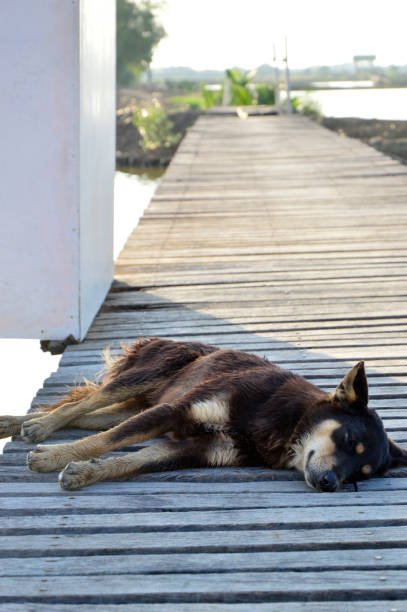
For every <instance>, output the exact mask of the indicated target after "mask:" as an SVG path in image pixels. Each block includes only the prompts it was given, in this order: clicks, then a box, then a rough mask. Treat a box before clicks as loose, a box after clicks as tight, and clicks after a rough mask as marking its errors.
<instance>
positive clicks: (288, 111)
mask: <svg viewBox="0 0 407 612" xmlns="http://www.w3.org/2000/svg"><path fill="white" fill-rule="evenodd" d="M284 61H285V83H286V88H287V115H291V114H292V112H293V109H292V106H291V84H290V70H289V68H288V52H287V36H286V37H285V59H284Z"/></svg>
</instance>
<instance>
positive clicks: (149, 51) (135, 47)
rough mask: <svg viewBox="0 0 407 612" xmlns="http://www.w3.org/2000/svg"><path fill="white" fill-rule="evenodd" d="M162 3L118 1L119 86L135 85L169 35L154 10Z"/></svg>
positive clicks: (142, 0) (117, 70)
mask: <svg viewBox="0 0 407 612" xmlns="http://www.w3.org/2000/svg"><path fill="white" fill-rule="evenodd" d="M159 6H160V3H157V2H152V1H151V0H141V1H140V2H138V3H137V4H136V3H135V2H130V1H129V0H117V57H116V74H117V82H118V83H119V84H120V85H135V84H137V81H138V80H139V78H140V75H141V74H142V73H143V72H145V71H146V70H147V69H148V67H149V65H150V63H151V60H152V57H153V51H154V48H155V47H156V46H157V44H158V43H159V42H160V40H161V39H162V38H163V37H164V36H165V35H166V33H165V30H164V28H163V27H162V26H161V25H160V24H159V23H158V22H157V18H156V16H155V14H154V11H155V10H156V9H157V8H158V7H159Z"/></svg>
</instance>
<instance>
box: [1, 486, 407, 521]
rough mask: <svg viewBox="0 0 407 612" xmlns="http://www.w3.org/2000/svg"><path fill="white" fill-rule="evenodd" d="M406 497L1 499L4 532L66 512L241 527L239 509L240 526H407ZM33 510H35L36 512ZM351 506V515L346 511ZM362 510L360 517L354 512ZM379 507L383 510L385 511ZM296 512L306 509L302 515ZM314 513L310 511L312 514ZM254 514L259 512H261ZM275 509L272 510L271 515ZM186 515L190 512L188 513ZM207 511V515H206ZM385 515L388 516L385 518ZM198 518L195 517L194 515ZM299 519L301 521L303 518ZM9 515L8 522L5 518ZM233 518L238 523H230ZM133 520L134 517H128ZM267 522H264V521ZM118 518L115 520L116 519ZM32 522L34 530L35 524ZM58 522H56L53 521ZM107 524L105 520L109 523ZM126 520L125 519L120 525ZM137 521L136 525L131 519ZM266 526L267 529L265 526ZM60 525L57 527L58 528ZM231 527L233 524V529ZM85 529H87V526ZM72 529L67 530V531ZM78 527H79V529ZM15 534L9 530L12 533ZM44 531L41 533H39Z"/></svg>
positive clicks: (375, 494)
mask: <svg viewBox="0 0 407 612" xmlns="http://www.w3.org/2000/svg"><path fill="white" fill-rule="evenodd" d="M406 505H407V492H406V491H392V494H391V496H389V495H388V494H387V492H383V491H369V492H359V493H352V492H351V491H347V492H345V493H342V492H337V493H336V495H331V494H329V493H319V494H317V493H313V492H311V491H309V492H304V493H295V492H292V493H289V494H287V493H257V492H253V493H251V494H250V496H247V494H246V493H233V494H229V495H228V494H227V493H216V494H211V493H206V495H205V497H204V498H202V496H200V495H199V494H195V495H194V494H187V493H182V494H178V495H176V494H175V493H173V494H166V495H159V494H153V493H150V494H146V495H139V496H137V497H136V496H133V495H124V496H122V495H119V494H117V495H116V497H115V500H114V503H113V500H112V497H111V496H105V495H103V494H101V493H99V495H97V496H96V495H89V496H85V495H81V496H75V494H71V495H68V494H65V496H56V497H52V496H49V497H46V498H42V497H34V496H33V497H30V500H29V503H27V498H25V497H22V496H19V497H14V498H12V497H5V498H4V497H3V498H0V513H1V515H0V529H2V528H4V529H8V528H9V527H8V526H9V525H10V526H12V525H15V527H16V528H17V527H18V525H20V524H21V525H23V524H24V525H25V527H24V528H26V527H27V525H29V520H28V522H27V521H25V522H21V523H20V519H21V517H22V516H23V515H27V516H31V515H33V514H41V515H42V514H45V515H51V514H61V513H62V514H65V512H66V511H68V509H69V511H70V512H89V513H101V514H103V515H104V514H106V513H112V514H117V513H129V512H137V513H138V514H137V517H136V516H135V517H134V521H135V523H134V527H135V526H136V524H138V523H140V525H141V527H140V528H143V527H142V525H143V524H144V523H143V521H146V523H145V524H146V525H147V524H148V521H150V520H151V521H152V523H151V524H152V525H153V524H155V522H156V521H158V522H159V523H160V521H161V523H162V525H165V524H166V521H169V522H168V525H169V524H174V525H175V524H177V522H179V523H180V524H183V523H182V522H183V521H188V520H191V521H197V520H199V518H200V517H199V512H200V511H202V517H201V520H202V525H204V524H206V523H205V522H206V521H208V523H207V524H208V525H209V524H210V521H211V520H212V519H211V516H212V515H213V520H214V521H215V520H217V519H218V520H225V521H233V520H235V521H236V525H237V524H238V523H239V520H240V519H239V516H240V514H239V510H236V509H242V508H243V509H247V508H251V509H253V511H250V512H243V513H242V517H243V518H242V520H243V521H244V520H249V518H250V517H252V519H253V522H254V523H255V522H256V521H259V522H262V523H263V522H264V520H265V519H264V517H269V518H268V519H267V520H269V521H270V522H271V523H274V522H275V521H277V522H282V524H284V522H287V523H289V524H291V523H293V521H294V522H295V521H297V523H298V524H300V523H302V522H304V523H309V524H314V523H315V524H316V525H318V524H319V523H326V522H327V521H329V520H331V521H333V522H336V523H337V522H338V521H340V517H341V515H340V512H339V514H338V509H337V507H338V506H339V507H340V508H341V509H342V512H343V514H342V518H343V521H344V522H349V521H351V519H352V517H354V520H355V521H368V520H370V521H372V520H375V519H374V516H375V512H376V517H377V519H376V520H377V522H379V521H382V522H383V521H386V520H393V519H395V520H396V519H397V520H400V521H403V520H404V519H405V521H406V522H407V507H406ZM32 506H34V508H35V510H34V511H33V508H32ZM346 506H350V507H351V508H350V510H348V509H347V508H346ZM358 506H360V512H358V511H357V510H356V508H357V507H358ZM381 506H384V508H382V507H381ZM217 508H222V509H224V510H226V509H235V510H234V512H229V513H227V514H226V515H225V516H223V514H217V513H216V510H217ZM277 508H285V510H284V511H278V510H276V509H277ZM296 508H302V510H301V513H299V512H298V510H296ZM310 508H311V509H312V510H311V511H309V509H310ZM315 508H319V512H318V513H317V514H316V513H315ZM169 509H171V510H183V512H181V513H179V514H178V513H173V512H166V513H165V514H166V516H160V511H161V510H169ZM256 509H261V510H259V511H257V510H256ZM271 509H273V510H271ZM290 509H295V510H294V512H293V513H292V512H290ZM147 510H149V511H158V514H159V516H155V517H154V516H153V515H152V514H151V515H150V514H147V515H146V516H144V514H142V513H143V511H147ZM186 511H188V512H186ZM204 511H205V512H204ZM386 512H387V514H386ZM194 513H196V516H195V514H194ZM299 514H300V515H299ZM4 515H6V516H4ZM7 515H11V519H10V520H11V522H9V519H8V518H7ZM17 515H18V520H16V521H14V517H15V516H17ZM232 515H233V516H234V517H235V519H233V518H231V517H232ZM130 516H131V515H130ZM262 517H263V518H262ZM113 518H114V517H113ZM32 520H33V529H34V525H35V524H36V523H35V520H34V518H33V519H32ZM56 520H57V518H55V521H56ZM106 520H107V519H106ZM122 520H124V519H122ZM127 520H133V519H127ZM267 520H266V523H267ZM46 524H47V523H46V522H44V521H40V522H39V523H38V525H43V526H46ZM55 524H56V523H55ZM232 524H233V523H232ZM84 525H85V523H84ZM66 526H67V527H69V525H66ZM78 526H80V523H78ZM10 528H11V527H10ZM39 528H40V527H38V529H39Z"/></svg>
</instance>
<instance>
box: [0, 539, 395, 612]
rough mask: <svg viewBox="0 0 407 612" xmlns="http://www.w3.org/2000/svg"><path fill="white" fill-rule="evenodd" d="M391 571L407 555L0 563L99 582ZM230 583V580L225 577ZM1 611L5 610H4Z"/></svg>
mask: <svg viewBox="0 0 407 612" xmlns="http://www.w3.org/2000/svg"><path fill="white" fill-rule="evenodd" d="M328 569H329V570H349V569H364V570H385V569H387V570H390V569H397V570H401V569H407V549H405V548H400V549H397V555H395V554H394V551H392V550H389V549H388V548H371V549H363V550H353V549H352V550H341V549H339V550H335V551H334V552H333V551H332V550H314V551H312V554H310V553H309V551H301V550H296V551H285V552H247V553H246V554H244V555H239V554H236V553H206V554H200V553H198V554H196V553H195V554H194V553H191V554H187V555H186V554H172V555H171V557H170V558H169V557H168V555H160V554H156V555H148V554H146V555H139V556H137V555H98V556H73V557H71V556H66V557H47V556H45V557H31V558H30V557H26V558H24V562H23V563H22V561H21V559H7V560H4V559H0V577H4V576H9V577H11V576H15V577H17V576H43V575H46V576H58V575H61V576H78V575H79V576H92V575H93V576H95V575H106V574H108V575H109V576H110V575H115V574H119V575H120V574H130V575H131V574H148V573H159V574H181V573H198V572H199V573H201V572H202V573H216V572H227V573H229V572H233V571H246V572H251V571H272V570H278V571H287V570H288V571H289V570H291V571H302V572H303V571H310V570H315V571H316V570H319V571H326V570H328ZM225 578H226V577H225ZM0 610H1V606H0Z"/></svg>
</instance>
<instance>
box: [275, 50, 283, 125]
mask: <svg viewBox="0 0 407 612" xmlns="http://www.w3.org/2000/svg"><path fill="white" fill-rule="evenodd" d="M273 63H274V92H275V104H276V106H277V112H278V114H279V115H280V114H281V103H280V71H279V69H278V65H277V56H276V45H274V44H273Z"/></svg>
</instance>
